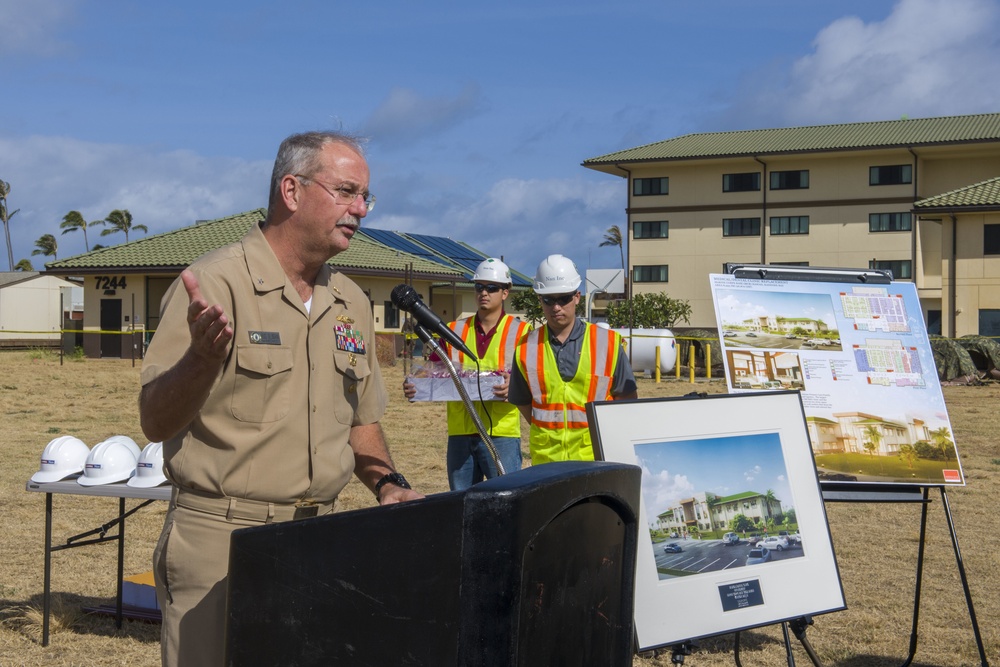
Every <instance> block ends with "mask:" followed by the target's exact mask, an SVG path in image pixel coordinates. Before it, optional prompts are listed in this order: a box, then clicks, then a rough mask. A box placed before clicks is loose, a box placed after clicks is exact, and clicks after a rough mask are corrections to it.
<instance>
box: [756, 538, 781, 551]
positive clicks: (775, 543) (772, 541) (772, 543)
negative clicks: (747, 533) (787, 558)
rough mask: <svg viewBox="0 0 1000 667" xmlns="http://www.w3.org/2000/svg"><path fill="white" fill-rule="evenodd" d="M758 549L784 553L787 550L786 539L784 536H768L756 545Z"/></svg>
mask: <svg viewBox="0 0 1000 667" xmlns="http://www.w3.org/2000/svg"><path fill="white" fill-rule="evenodd" d="M756 546H758V547H767V548H768V549H772V550H777V551H784V550H785V549H787V548H788V538H787V537H785V536H784V535H769V536H767V537H765V538H764V539H762V540H761V541H760V542H758V543H757V544H756Z"/></svg>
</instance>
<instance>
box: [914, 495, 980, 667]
mask: <svg viewBox="0 0 1000 667" xmlns="http://www.w3.org/2000/svg"><path fill="white" fill-rule="evenodd" d="M941 504H942V505H943V507H944V514H945V517H947V519H948V531H949V532H950V533H951V546H952V548H954V550H955V562H956V563H958V574H959V576H960V577H961V578H962V590H963V591H965V604H966V605H967V606H968V607H969V620H971V621H972V632H973V634H974V635H975V636H976V646H977V647H978V648H979V662H980V664H981V665H983V667H988V666H989V664H990V663H989V662H988V661H987V660H986V650H985V648H984V647H983V637H982V635H980V634H979V622H978V621H977V620H976V609H975V607H973V605H972V592H971V591H970V590H969V580H968V578H967V577H966V576H965V564H964V563H963V562H962V552H961V550H960V549H959V548H958V534H957V533H956V532H955V522H954V521H953V520H952V517H951V504H950V503H949V502H948V494H947V493H945V490H944V487H943V486H942V487H941ZM921 537H922V536H921Z"/></svg>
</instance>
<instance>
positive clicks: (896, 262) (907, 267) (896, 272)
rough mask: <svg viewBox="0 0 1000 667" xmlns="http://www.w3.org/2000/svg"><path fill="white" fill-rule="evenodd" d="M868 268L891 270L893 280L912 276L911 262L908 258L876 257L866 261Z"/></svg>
mask: <svg viewBox="0 0 1000 667" xmlns="http://www.w3.org/2000/svg"><path fill="white" fill-rule="evenodd" d="M868 268H869V269H881V270H883V271H884V270H889V271H892V278H893V280H897V279H909V278H912V277H913V262H911V261H910V260H908V259H887V260H881V259H876V260H873V261H871V262H868Z"/></svg>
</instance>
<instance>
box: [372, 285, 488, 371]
mask: <svg viewBox="0 0 1000 667" xmlns="http://www.w3.org/2000/svg"><path fill="white" fill-rule="evenodd" d="M389 298H390V299H391V300H392V303H393V305H395V306H396V307H397V308H399V309H400V310H405V311H406V312H408V313H409V314H411V315H413V317H414V318H415V319H416V320H417V322H419V323H420V324H421V325H423V326H424V327H425V328H427V329H429V330H430V331H431V332H432V333H436V334H437V335H438V336H439V337H440V338H443V339H444V340H445V341H447V342H448V344H449V345H451V346H452V347H454V348H456V349H459V350H461V351H462V352H464V353H465V354H467V355H469V357H471V358H472V359H477V360H478V357H477V356H476V355H474V354H473V353H472V350H470V349H469V348H468V346H466V344H465V341H463V340H462V338H461V337H460V336H459V335H458V334H457V333H455V332H454V331H453V330H452V329H451V328H450V327H448V325H447V324H445V323H444V322H442V321H441V318H440V317H438V316H437V313H435V312H434V311H433V310H431V309H430V308H428V307H427V305H426V304H425V303H424V302H423V301H421V300H420V295H419V294H417V292H416V290H414V289H413V288H412V287H410V286H409V285H407V284H405V283H403V284H400V285H396V286H395V287H393V288H392V294H391V295H390V297H389Z"/></svg>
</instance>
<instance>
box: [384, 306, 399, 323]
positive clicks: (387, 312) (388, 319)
mask: <svg viewBox="0 0 1000 667" xmlns="http://www.w3.org/2000/svg"><path fill="white" fill-rule="evenodd" d="M382 308H383V309H384V310H383V311H382V312H383V319H385V322H383V323H382V328H383V329H398V328H399V309H398V308H396V306H395V304H393V302H392V301H384V302H383V305H382Z"/></svg>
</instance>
